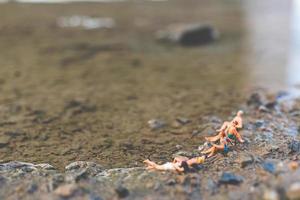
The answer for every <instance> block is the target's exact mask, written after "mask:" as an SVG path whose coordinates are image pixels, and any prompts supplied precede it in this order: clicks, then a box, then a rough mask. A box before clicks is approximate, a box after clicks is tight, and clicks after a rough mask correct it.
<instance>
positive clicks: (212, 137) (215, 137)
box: [205, 134, 221, 142]
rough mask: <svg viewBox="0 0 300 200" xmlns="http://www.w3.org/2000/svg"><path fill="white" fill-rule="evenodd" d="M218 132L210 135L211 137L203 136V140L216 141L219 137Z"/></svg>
mask: <svg viewBox="0 0 300 200" xmlns="http://www.w3.org/2000/svg"><path fill="white" fill-rule="evenodd" d="M220 137H221V136H220V134H218V135H216V136H211V137H205V140H207V141H209V142H216V141H218V140H219V139H220Z"/></svg>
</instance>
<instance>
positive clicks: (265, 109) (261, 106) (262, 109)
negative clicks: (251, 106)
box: [258, 105, 270, 112]
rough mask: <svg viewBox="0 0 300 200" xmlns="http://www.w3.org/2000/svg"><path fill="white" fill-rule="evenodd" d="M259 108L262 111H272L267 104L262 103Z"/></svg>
mask: <svg viewBox="0 0 300 200" xmlns="http://www.w3.org/2000/svg"><path fill="white" fill-rule="evenodd" d="M258 110H259V111H260V112H270V110H269V109H268V108H267V107H266V106H264V105H260V106H259V107H258Z"/></svg>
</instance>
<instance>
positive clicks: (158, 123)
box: [148, 119, 166, 130]
mask: <svg viewBox="0 0 300 200" xmlns="http://www.w3.org/2000/svg"><path fill="white" fill-rule="evenodd" d="M148 125H149V127H150V128H151V129H152V130H157V129H160V128H163V127H165V126H166V123H165V122H164V121H162V120H159V119H151V120H149V121H148Z"/></svg>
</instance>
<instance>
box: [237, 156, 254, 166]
mask: <svg viewBox="0 0 300 200" xmlns="http://www.w3.org/2000/svg"><path fill="white" fill-rule="evenodd" d="M238 163H239V164H240V166H241V168H244V167H246V166H248V165H250V164H252V163H253V158H252V156H250V155H247V154H243V155H241V156H240V158H239V159H238Z"/></svg>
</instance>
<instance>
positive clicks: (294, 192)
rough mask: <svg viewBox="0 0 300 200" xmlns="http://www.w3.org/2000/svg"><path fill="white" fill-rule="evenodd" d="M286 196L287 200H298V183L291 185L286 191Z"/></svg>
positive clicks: (299, 194)
mask: <svg viewBox="0 0 300 200" xmlns="http://www.w3.org/2000/svg"><path fill="white" fill-rule="evenodd" d="M286 196H287V197H288V199H289V200H297V199H300V182H296V183H293V184H291V185H290V186H289V188H288V189H287V191H286Z"/></svg>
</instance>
